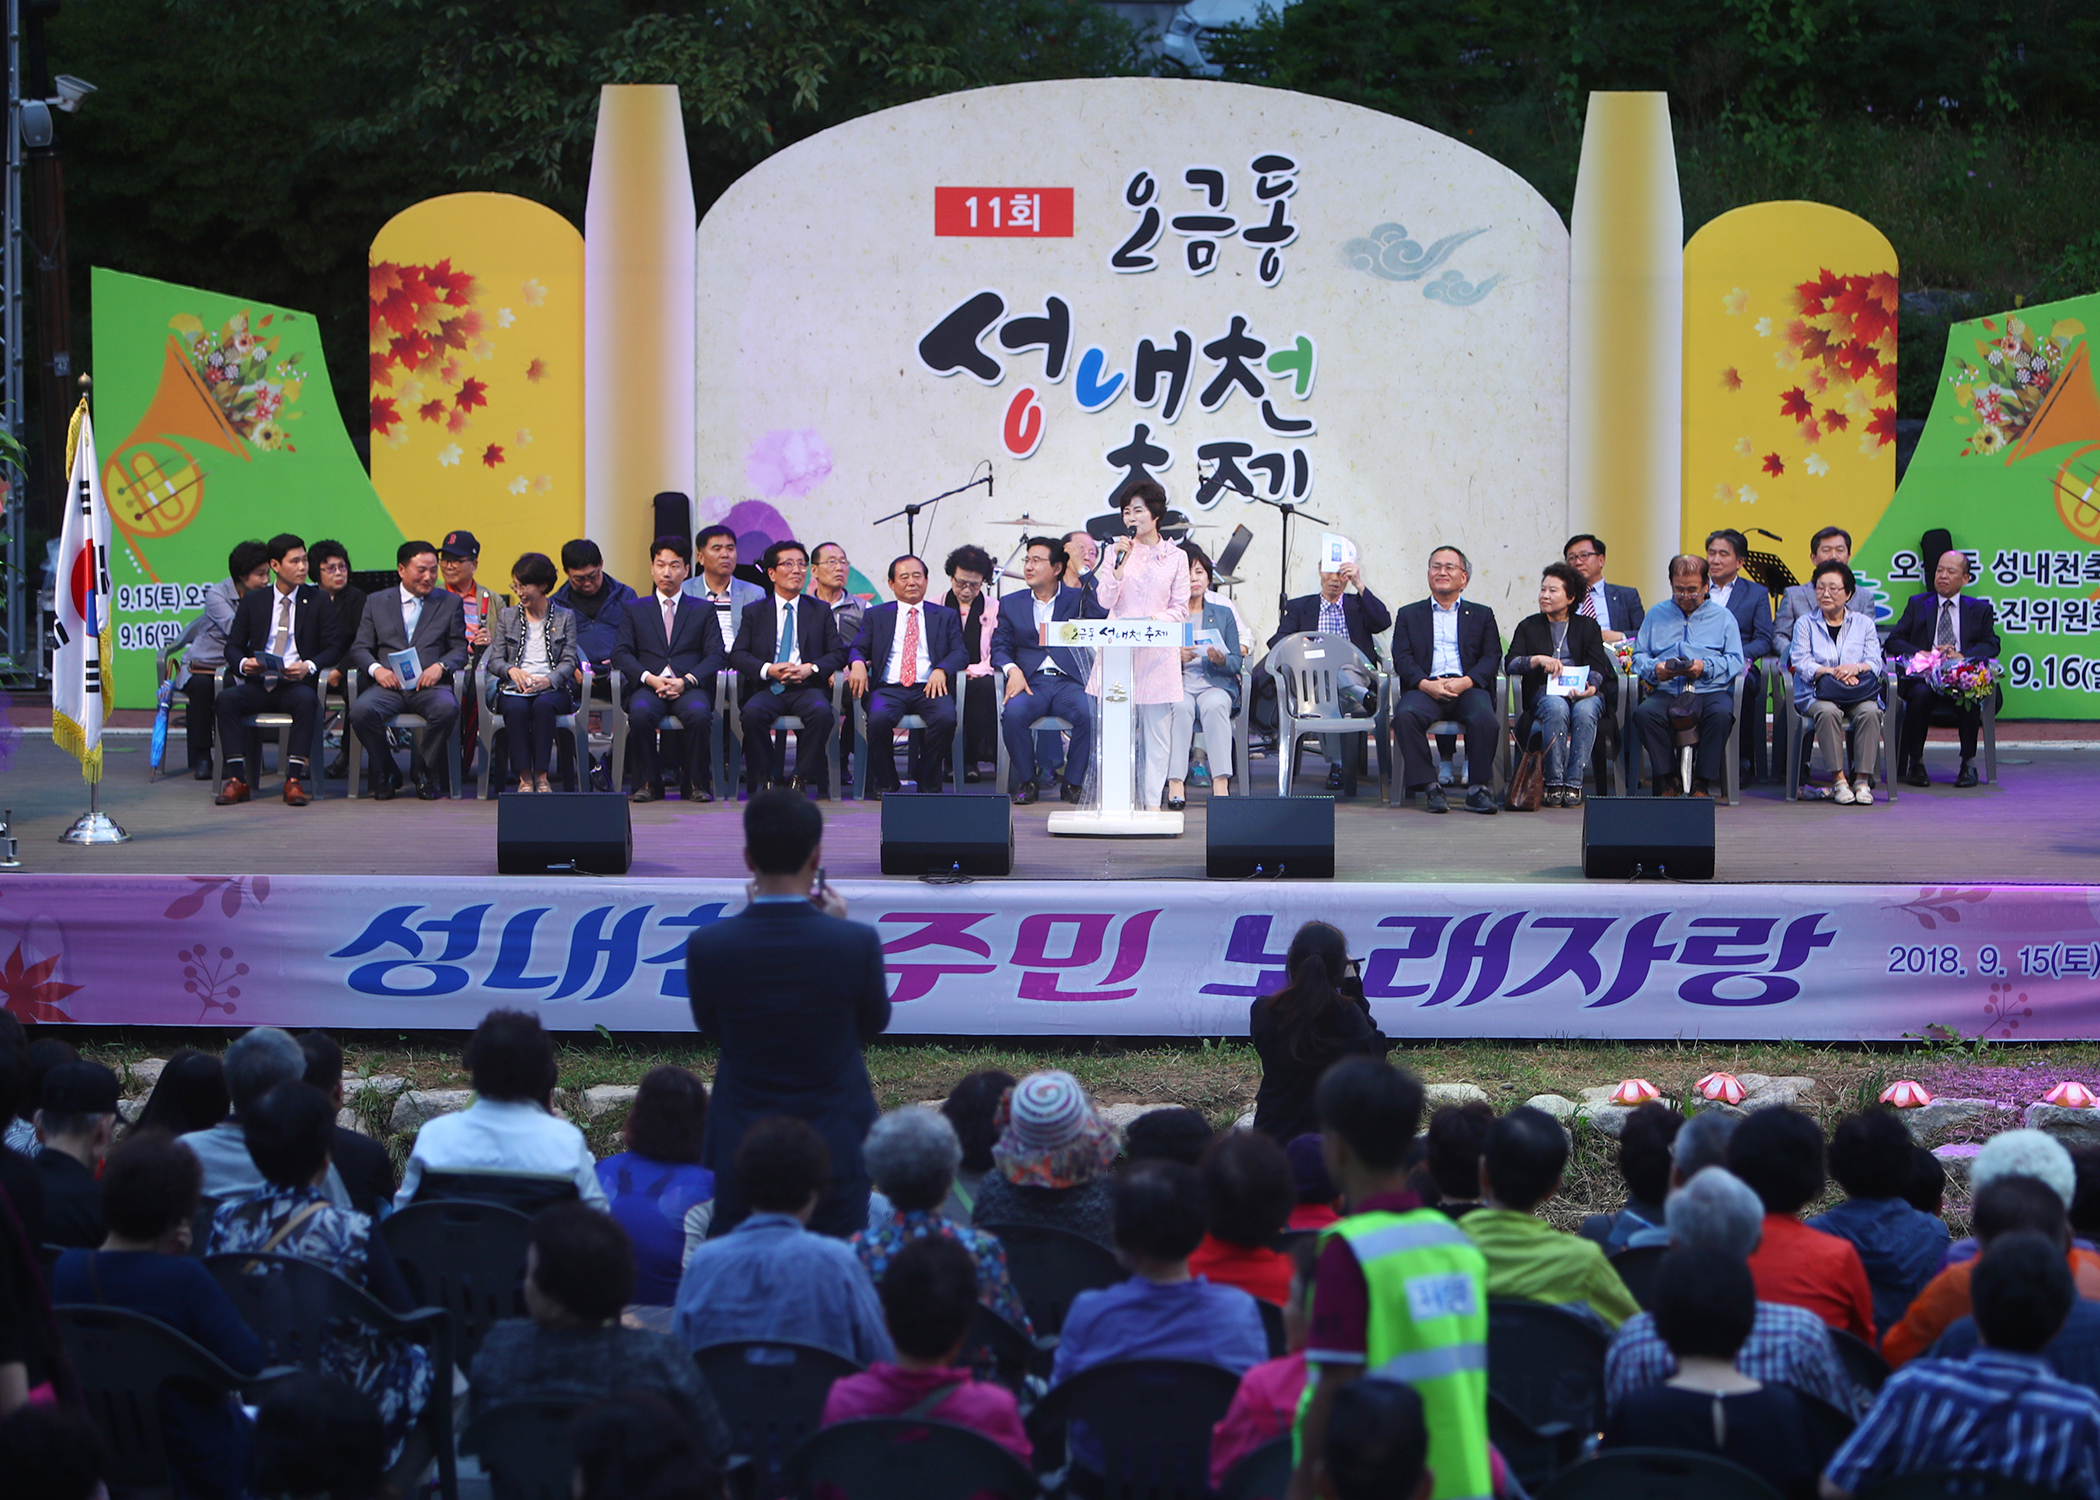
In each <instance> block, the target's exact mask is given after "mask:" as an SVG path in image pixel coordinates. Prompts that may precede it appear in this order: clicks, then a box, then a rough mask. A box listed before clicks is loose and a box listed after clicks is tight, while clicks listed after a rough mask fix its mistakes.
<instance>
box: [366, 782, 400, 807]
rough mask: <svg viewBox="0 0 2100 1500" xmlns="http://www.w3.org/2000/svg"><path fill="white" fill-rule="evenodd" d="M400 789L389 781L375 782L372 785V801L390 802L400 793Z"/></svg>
mask: <svg viewBox="0 0 2100 1500" xmlns="http://www.w3.org/2000/svg"><path fill="white" fill-rule="evenodd" d="M400 791H401V789H400V788H399V787H398V786H396V785H394V783H393V782H391V781H381V782H377V783H375V784H374V785H373V787H372V800H373V801H374V802H391V801H393V800H394V798H395V797H396V796H398V795H399V794H400Z"/></svg>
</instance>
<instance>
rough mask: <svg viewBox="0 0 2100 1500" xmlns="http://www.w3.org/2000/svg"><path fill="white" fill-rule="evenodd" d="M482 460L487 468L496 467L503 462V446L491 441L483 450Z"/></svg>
mask: <svg viewBox="0 0 2100 1500" xmlns="http://www.w3.org/2000/svg"><path fill="white" fill-rule="evenodd" d="M481 462H482V464H483V465H484V466H485V467H487V468H491V469H493V468H495V467H496V465H498V464H500V463H502V462H503V449H502V447H501V446H499V445H498V444H495V443H490V444H489V445H488V447H487V448H486V449H484V450H483V451H482V455H481Z"/></svg>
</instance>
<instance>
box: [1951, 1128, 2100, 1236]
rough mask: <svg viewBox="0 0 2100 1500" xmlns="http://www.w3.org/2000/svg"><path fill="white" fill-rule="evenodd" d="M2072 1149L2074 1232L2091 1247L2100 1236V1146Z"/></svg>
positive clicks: (2072, 1222)
mask: <svg viewBox="0 0 2100 1500" xmlns="http://www.w3.org/2000/svg"><path fill="white" fill-rule="evenodd" d="M2069 1149H2070V1153H2071V1169H2072V1183H2073V1186H2072V1190H2071V1233H2072V1234H2073V1235H2075V1236H2077V1238H2078V1239H2079V1240H2083V1241H2085V1242H2087V1243H2088V1244H2090V1243H2091V1242H2092V1240H2093V1237H2094V1236H2095V1235H2096V1234H2100V1146H2072V1147H2070V1148H2069ZM1942 1170H1944V1169H1942Z"/></svg>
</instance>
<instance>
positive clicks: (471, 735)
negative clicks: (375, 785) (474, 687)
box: [438, 531, 496, 771]
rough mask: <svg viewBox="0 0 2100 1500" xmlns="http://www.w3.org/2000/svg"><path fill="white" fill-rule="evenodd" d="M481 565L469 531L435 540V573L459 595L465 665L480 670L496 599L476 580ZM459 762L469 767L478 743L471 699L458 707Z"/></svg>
mask: <svg viewBox="0 0 2100 1500" xmlns="http://www.w3.org/2000/svg"><path fill="white" fill-rule="evenodd" d="M480 567H481V542H480V540H479V539H478V538H477V537H476V536H475V535H474V533H473V532H471V531H448V532H446V533H445V536H444V539H443V540H442V541H440V542H439V543H438V576H439V577H440V578H441V579H442V580H443V581H444V585H445V592H447V593H449V594H454V595H457V596H458V598H459V608H460V615H461V617H462V618H463V620H464V622H465V624H466V629H467V665H469V666H470V667H473V668H475V669H476V670H477V671H478V670H481V668H482V666H483V660H484V658H485V657H486V656H487V654H488V649H489V643H490V641H491V640H492V639H493V637H494V632H493V631H492V630H491V629H490V626H491V625H492V624H493V623H494V621H495V618H496V599H495V596H494V595H493V594H491V593H490V592H489V591H488V590H487V589H485V588H483V587H482V586H481V585H480V583H479V582H477V581H476V578H475V575H476V573H478V572H479V571H480ZM459 731H460V741H461V750H460V764H461V766H462V768H463V769H467V770H470V771H471V769H472V768H473V765H474V753H475V751H476V750H477V749H478V748H479V746H480V738H481V709H480V705H478V704H477V703H475V702H474V700H473V699H472V698H467V699H465V700H464V701H462V702H461V704H460V706H459Z"/></svg>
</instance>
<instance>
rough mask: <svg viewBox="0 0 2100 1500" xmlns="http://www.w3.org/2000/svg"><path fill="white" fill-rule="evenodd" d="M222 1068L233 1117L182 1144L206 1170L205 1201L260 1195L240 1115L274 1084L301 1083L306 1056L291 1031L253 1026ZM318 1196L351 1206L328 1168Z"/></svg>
mask: <svg viewBox="0 0 2100 1500" xmlns="http://www.w3.org/2000/svg"><path fill="white" fill-rule="evenodd" d="M222 1066H223V1067H224V1069H225V1072H226V1094H227V1098H228V1100H229V1101H230V1102H231V1103H232V1105H233V1113H232V1114H231V1115H229V1116H228V1117H227V1118H226V1119H223V1120H221V1121H219V1123H218V1124H216V1125H214V1126H212V1127H211V1128H210V1129H209V1130H192V1131H190V1132H188V1133H187V1134H185V1135H184V1136H182V1137H181V1140H182V1144H183V1145H185V1146H187V1147H189V1149H190V1151H191V1152H192V1153H193V1154H195V1156H196V1158H197V1160H198V1162H199V1163H200V1164H201V1165H202V1166H203V1168H204V1194H205V1196H206V1197H208V1198H219V1199H226V1198H233V1197H237V1196H239V1195H240V1194H242V1193H252V1192H257V1191H260V1190H261V1189H262V1187H263V1186H264V1179H263V1175H262V1173H261V1172H259V1171H257V1170H256V1167H255V1162H254V1161H253V1159H251V1158H250V1157H249V1155H248V1138H247V1135H246V1133H245V1132H244V1131H243V1130H242V1128H241V1111H243V1110H245V1109H246V1108H247V1107H248V1106H249V1105H250V1104H252V1103H254V1102H255V1101H256V1100H257V1099H260V1098H261V1097H262V1096H263V1095H264V1094H267V1093H268V1092H269V1091H270V1090H271V1089H274V1088H275V1087H277V1085H278V1084H280V1083H289V1082H290V1081H291V1080H293V1079H295V1078H304V1077H305V1076H306V1053H305V1052H304V1051H303V1050H301V1048H300V1046H299V1043H298V1041H297V1040H296V1039H294V1038H293V1036H292V1034H291V1033H290V1032H289V1031H282V1030H280V1029H278V1028H277V1027H275V1026H257V1027H254V1028H253V1029H251V1030H248V1031H245V1032H243V1033H242V1034H241V1035H239V1036H237V1037H235V1038H234V1040H233V1045H231V1046H230V1047H228V1048H227V1049H226V1059H225V1062H224V1063H223V1064H222ZM322 1192H323V1193H324V1194H325V1195H326V1196H327V1198H328V1201H329V1202H330V1203H333V1204H334V1205H335V1206H336V1207H338V1208H349V1207H350V1206H351V1203H350V1190H349V1189H348V1188H346V1187H345V1186H344V1185H343V1178H342V1174H341V1173H339V1172H337V1171H336V1169H335V1167H334V1166H333V1165H332V1164H331V1165H330V1167H329V1169H328V1181H327V1183H326V1185H325V1186H324V1187H323V1188H322Z"/></svg>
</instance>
